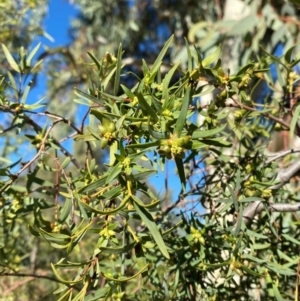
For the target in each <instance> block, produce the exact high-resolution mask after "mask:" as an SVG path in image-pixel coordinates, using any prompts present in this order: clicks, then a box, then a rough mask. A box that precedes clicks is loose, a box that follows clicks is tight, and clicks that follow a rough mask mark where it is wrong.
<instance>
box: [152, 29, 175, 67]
mask: <svg viewBox="0 0 300 301" xmlns="http://www.w3.org/2000/svg"><path fill="white" fill-rule="evenodd" d="M173 38H174V35H172V36H171V37H170V38H169V40H168V41H167V42H166V43H165V45H164V47H163V49H162V50H161V52H160V53H159V55H158V57H157V58H156V60H155V62H154V64H153V66H152V68H151V70H150V72H152V71H153V70H156V69H157V68H158V66H159V65H160V64H161V62H162V59H163V57H164V56H165V54H166V52H167V51H168V49H169V47H170V45H171V43H172V41H173Z"/></svg>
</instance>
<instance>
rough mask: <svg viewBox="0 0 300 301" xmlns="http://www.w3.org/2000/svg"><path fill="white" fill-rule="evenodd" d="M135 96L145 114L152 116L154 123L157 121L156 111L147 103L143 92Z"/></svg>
mask: <svg viewBox="0 0 300 301" xmlns="http://www.w3.org/2000/svg"><path fill="white" fill-rule="evenodd" d="M137 98H138V101H139V104H140V106H141V108H142V109H143V110H144V112H145V113H146V116H148V114H149V115H150V116H151V117H152V120H153V121H154V122H155V123H156V122H158V116H157V114H156V112H154V110H153V109H152V108H151V106H150V105H149V104H148V102H147V101H146V99H145V98H144V96H143V94H142V93H137Z"/></svg>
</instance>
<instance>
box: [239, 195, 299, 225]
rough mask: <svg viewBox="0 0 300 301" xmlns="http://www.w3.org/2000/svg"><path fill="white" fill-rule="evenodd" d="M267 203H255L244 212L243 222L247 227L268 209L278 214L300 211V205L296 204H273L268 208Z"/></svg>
mask: <svg viewBox="0 0 300 301" xmlns="http://www.w3.org/2000/svg"><path fill="white" fill-rule="evenodd" d="M265 204H266V203H264V202H262V201H258V200H257V201H254V202H252V203H251V204H249V205H248V206H247V207H246V208H245V209H244V212H243V222H244V223H245V225H248V224H250V222H251V221H252V220H253V218H254V217H255V216H256V215H257V214H259V213H261V212H262V211H263V210H265V209H268V210H269V211H276V212H296V211H300V203H294V204H287V203H284V204H283V203H273V204H272V203H271V204H268V205H267V206H266V205H265Z"/></svg>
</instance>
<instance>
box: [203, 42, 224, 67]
mask: <svg viewBox="0 0 300 301" xmlns="http://www.w3.org/2000/svg"><path fill="white" fill-rule="evenodd" d="M220 56H221V45H219V46H218V47H217V48H216V50H215V51H214V52H213V53H212V54H210V55H209V56H208V57H206V58H205V59H204V60H203V61H202V66H203V67H208V66H210V65H211V64H212V63H214V62H215V61H217V60H218V58H219V57H220Z"/></svg>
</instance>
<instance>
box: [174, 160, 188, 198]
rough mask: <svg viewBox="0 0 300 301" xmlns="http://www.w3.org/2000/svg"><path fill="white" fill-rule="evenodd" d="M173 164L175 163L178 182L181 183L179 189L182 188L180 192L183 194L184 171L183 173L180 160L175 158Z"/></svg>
mask: <svg viewBox="0 0 300 301" xmlns="http://www.w3.org/2000/svg"><path fill="white" fill-rule="evenodd" d="M175 162H176V166H177V171H178V174H179V178H180V182H181V187H182V190H183V191H184V192H185V182H186V179H185V171H184V166H183V162H182V159H181V158H177V157H175Z"/></svg>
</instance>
